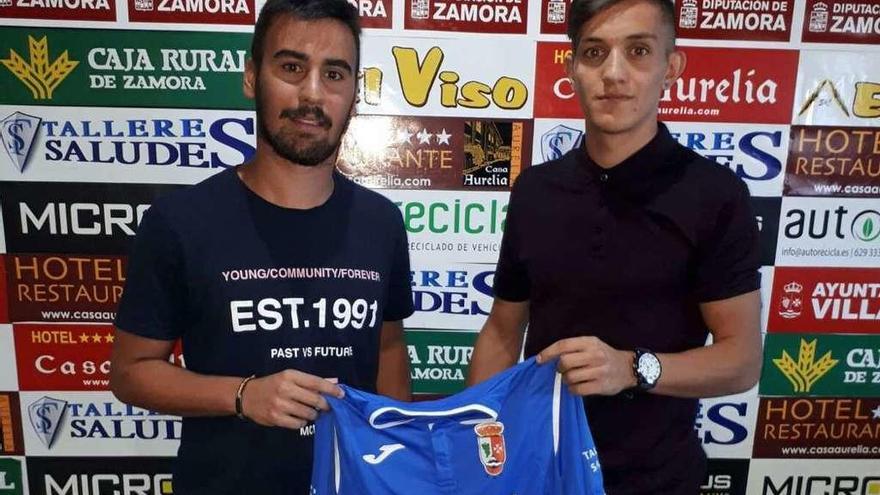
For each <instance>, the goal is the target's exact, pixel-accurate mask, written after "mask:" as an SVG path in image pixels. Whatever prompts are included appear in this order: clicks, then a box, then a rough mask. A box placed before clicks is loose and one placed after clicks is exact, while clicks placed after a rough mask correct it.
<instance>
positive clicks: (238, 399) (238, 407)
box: [235, 375, 257, 419]
mask: <svg viewBox="0 0 880 495" xmlns="http://www.w3.org/2000/svg"><path fill="white" fill-rule="evenodd" d="M256 377H257V375H251V376H249V377H247V378H245V379H244V380H242V381H241V383H239V384H238V391H237V392H236V393H235V415H236V416H238V419H247V418H245V416H244V411H243V409H242V402H243V401H242V395H243V394H244V387H245V386H247V384H248V382H249V381H251V380H253V379H254V378H256Z"/></svg>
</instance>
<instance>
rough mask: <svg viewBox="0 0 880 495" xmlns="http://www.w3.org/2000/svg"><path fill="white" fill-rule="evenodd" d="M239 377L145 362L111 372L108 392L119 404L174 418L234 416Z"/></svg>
mask: <svg viewBox="0 0 880 495" xmlns="http://www.w3.org/2000/svg"><path fill="white" fill-rule="evenodd" d="M241 380H242V377H230V376H208V375H201V374H198V373H194V372H192V371H189V370H186V369H184V368H181V367H179V366H175V365H173V364H171V363H169V362H167V361H164V360H161V359H144V360H141V361H138V362H136V363H132V364H129V365H127V366H126V367H125V369H124V370H119V371H113V372H112V373H111V377H110V388H111V390H112V391H113V393H114V394H115V395H116V397H117V398H119V400H121V401H123V402H126V403H128V404H133V405H135V406H138V407H143V408H145V409H149V410H151V411H157V412H161V413H165V414H174V415H177V416H226V415H231V414H235V394H236V392H237V391H238V386H239V384H240V383H241Z"/></svg>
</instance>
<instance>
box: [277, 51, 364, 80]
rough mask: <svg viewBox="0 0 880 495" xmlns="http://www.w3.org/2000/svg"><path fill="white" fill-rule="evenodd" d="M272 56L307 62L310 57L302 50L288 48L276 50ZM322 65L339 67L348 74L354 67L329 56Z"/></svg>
mask: <svg viewBox="0 0 880 495" xmlns="http://www.w3.org/2000/svg"><path fill="white" fill-rule="evenodd" d="M273 58H276V59H278V58H295V59H297V60H302V61H303V62H308V61H309V59H310V57H309V56H308V55H306V54H305V53H303V52H300V51H297V50H291V49H289V48H284V49H281V50H278V51H277V52H275V54H274V55H273ZM324 65H329V66H330V67H339V68H340V69H343V70H345V71H346V72H348V73H349V74H353V73H354V69H353V68H352V67H351V64H349V63H348V62H346V61H345V60H343V59H341V58H330V59H327V60H325V61H324Z"/></svg>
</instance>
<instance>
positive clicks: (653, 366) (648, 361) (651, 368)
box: [633, 348, 663, 391]
mask: <svg viewBox="0 0 880 495" xmlns="http://www.w3.org/2000/svg"><path fill="white" fill-rule="evenodd" d="M662 372H663V367H662V366H660V359H659V358H657V355H656V354H654V353H653V352H651V351H649V350H647V349H642V348H636V354H635V357H633V374H635V376H636V390H639V391H647V390H651V389H652V388H654V386H655V385H657V380H659V379H660V374H661V373H662Z"/></svg>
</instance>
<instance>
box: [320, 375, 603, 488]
mask: <svg viewBox="0 0 880 495" xmlns="http://www.w3.org/2000/svg"><path fill="white" fill-rule="evenodd" d="M343 388H344V390H345V398H343V399H336V398H333V397H328V398H327V400H328V401H329V403H330V407H331V411H330V412H327V413H323V414H321V416H320V417H319V418H318V420H317V423H316V426H315V456H314V466H313V471H312V490H311V492H312V494H311V495H601V494H604V493H605V492H604V489H603V486H602V472H601V469H600V466H599V459H598V457H597V454H596V447H595V446H594V444H593V437H592V435H591V433H590V429H589V427H588V426H587V418H586V415H585V414H584V403H583V401H582V400H581V398H580V397H576V396H573V395H571V394H570V393H569V391H568V388H567V387H566V386H565V385H564V384H563V383H562V376H561V375H560V374H558V373H557V372H556V366H555V363H548V364H544V365H538V364H537V363H536V362H535V360H534V358H532V359H529V360H527V361H524V362H522V363H520V364H519V365H517V366H514V367H512V368H510V369H509V370H506V371H504V372H502V373H500V374H498V375H496V376H495V377H493V378H492V379H490V380H488V381H485V382H483V383H480V384H479V385H476V386H474V387H471V388H468V389H467V390H464V391H462V392H460V393H458V394H456V395H453V396H450V397H446V398H444V399H441V400H435V401H427V402H413V403H410V402H399V401H395V400H392V399H389V398H387V397H381V396H378V395H373V394H369V393H365V392H361V391H359V390H356V389H352V388H349V387H345V386H343Z"/></svg>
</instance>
